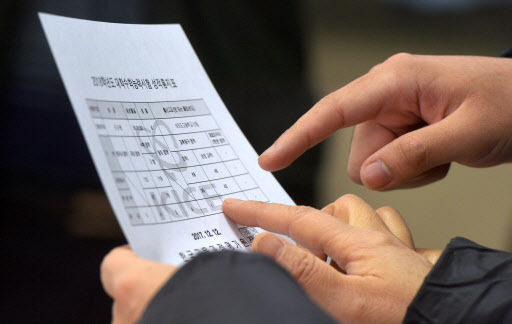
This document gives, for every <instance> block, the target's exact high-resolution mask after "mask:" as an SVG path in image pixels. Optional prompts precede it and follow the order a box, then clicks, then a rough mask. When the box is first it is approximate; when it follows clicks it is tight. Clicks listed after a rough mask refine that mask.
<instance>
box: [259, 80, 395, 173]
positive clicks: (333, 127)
mask: <svg viewBox="0 0 512 324" xmlns="http://www.w3.org/2000/svg"><path fill="white" fill-rule="evenodd" d="M394 78H395V77H394V74H393V73H379V74H377V75H374V74H366V75H364V76H362V77H360V78H359V79H357V80H355V81H354V82H352V83H350V84H348V85H346V86H345V87H343V88H341V89H340V90H338V91H335V92H333V93H331V94H329V95H327V96H326V97H324V98H323V99H322V100H320V101H319V102H318V103H317V104H316V105H315V106H313V108H311V109H310V110H309V111H308V112H307V113H306V114H304V115H303V116H302V117H301V118H300V119H299V120H298V121H297V122H296V123H295V124H294V125H293V126H292V127H290V128H289V129H288V130H287V131H286V132H284V133H283V135H281V136H280V137H279V138H278V139H277V140H276V142H275V143H274V145H272V146H271V148H269V149H268V150H267V151H265V152H264V153H263V154H262V155H261V156H260V158H259V164H260V166H261V167H262V168H263V169H264V170H267V171H276V170H280V169H283V168H285V167H287V166H289V165H290V164H291V163H292V162H293V161H294V160H295V159H297V158H298V157H299V156H300V155H302V154H303V153H304V152H305V151H307V150H308V149H310V148H311V147H313V146H315V145H317V144H318V143H320V142H322V141H323V140H325V139H326V138H327V137H329V136H330V135H332V134H333V133H334V132H336V131H337V130H339V129H342V128H346V127H350V126H354V125H357V124H359V123H362V122H364V121H367V120H370V119H373V118H375V117H376V116H377V114H378V113H379V111H380V110H381V109H382V107H383V105H384V104H385V103H386V105H387V104H389V103H388V102H389V101H391V99H392V98H393V97H394V93H395V92H396V91H397V88H396V83H397V82H396V80H394ZM395 100H396V99H395Z"/></svg>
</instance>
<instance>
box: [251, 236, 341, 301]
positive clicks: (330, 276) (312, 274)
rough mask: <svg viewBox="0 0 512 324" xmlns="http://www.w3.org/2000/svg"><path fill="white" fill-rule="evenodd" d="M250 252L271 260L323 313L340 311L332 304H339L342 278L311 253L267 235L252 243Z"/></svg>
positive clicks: (257, 238)
mask: <svg viewBox="0 0 512 324" xmlns="http://www.w3.org/2000/svg"><path fill="white" fill-rule="evenodd" d="M252 250H253V251H254V252H258V253H262V254H264V255H266V256H268V257H270V258H272V259H273V260H274V261H276V262H277V263H278V264H279V265H281V266H282V267H283V268H285V269H286V270H287V271H288V272H289V273H290V274H291V275H292V276H293V277H294V278H295V280H297V281H298V282H299V284H300V285H301V286H302V288H303V289H304V290H305V291H306V292H307V293H308V295H309V296H310V297H311V298H312V299H313V300H315V301H316V302H317V303H318V304H319V305H322V306H323V307H325V308H326V310H328V311H329V310H332V309H335V308H336V307H339V304H337V303H334V301H335V300H337V302H338V303H339V297H338V299H337V298H334V297H335V296H338V295H339V291H340V289H342V284H343V283H344V282H345V275H344V274H342V273H340V272H338V271H336V270H335V269H334V268H332V267H331V266H329V265H328V264H327V263H325V262H324V261H322V260H321V259H319V258H318V257H316V256H315V255H313V254H312V253H310V252H308V251H307V250H305V249H304V248H301V247H298V246H296V245H293V244H291V243H289V242H287V241H286V240H284V239H282V238H280V237H278V236H276V235H274V234H270V233H262V234H260V235H258V236H257V237H256V238H255V239H254V241H253V243H252Z"/></svg>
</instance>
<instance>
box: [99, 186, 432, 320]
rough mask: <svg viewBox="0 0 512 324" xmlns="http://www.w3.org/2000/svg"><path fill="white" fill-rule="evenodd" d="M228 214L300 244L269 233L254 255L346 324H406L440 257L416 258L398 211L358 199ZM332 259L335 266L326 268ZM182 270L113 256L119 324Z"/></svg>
mask: <svg viewBox="0 0 512 324" xmlns="http://www.w3.org/2000/svg"><path fill="white" fill-rule="evenodd" d="M223 207H224V212H225V213H226V215H227V216H228V217H230V218H232V219H233V220H234V221H236V222H238V223H240V224H244V225H247V226H260V227H262V228H264V229H268V230H272V231H275V232H278V233H282V234H285V235H290V237H292V238H293V239H294V240H296V241H297V242H298V243H300V244H301V245H302V246H296V245H293V244H291V243H289V242H287V241H285V240H283V239H282V238H280V237H278V236H276V235H273V234H270V233H263V234H260V235H259V236H257V237H256V239H255V240H254V242H253V245H252V249H253V251H254V252H257V253H263V254H265V255H267V256H269V257H271V258H273V259H274V260H275V261H276V262H277V263H279V264H280V265H281V266H283V268H285V269H286V270H288V271H289V272H290V274H291V275H292V276H294V278H295V279H296V280H297V281H298V282H299V284H300V285H301V286H302V287H303V288H304V290H305V291H306V292H307V293H308V294H309V296H310V297H311V298H312V299H313V300H314V301H315V302H316V303H317V304H318V305H319V306H320V307H322V308H323V309H324V310H325V311H326V312H328V313H329V314H331V315H332V316H333V317H334V318H336V319H338V320H341V321H343V322H346V323H351V322H354V323H355V322H357V323H361V322H372V321H375V320H376V319H378V320H379V322H390V323H391V322H400V321H401V319H402V318H403V316H404V314H405V310H406V308H407V306H408V305H409V303H410V302H411V300H412V298H413V297H414V295H415V294H416V292H417V290H418V289H419V287H420V286H421V283H422V281H423V279H424V277H425V276H426V274H427V273H428V271H429V270H430V268H431V267H432V263H433V262H435V260H436V259H437V257H438V256H439V254H440V251H438V250H425V249H422V250H418V251H416V249H415V247H414V243H413V241H412V237H411V234H410V232H409V229H408V228H407V225H406V224H405V222H404V220H403V218H402V217H401V216H400V214H399V213H398V212H397V211H396V210H394V209H393V208H390V207H383V208H380V209H378V210H377V211H376V210H374V209H373V208H371V207H370V206H369V205H368V204H366V203H365V202H364V201H363V200H362V199H360V198H358V197H356V196H353V195H346V196H343V197H341V198H340V199H338V200H337V201H336V202H335V203H333V204H330V205H328V206H327V207H325V208H324V209H323V210H322V211H319V210H316V209H313V208H309V207H303V206H301V207H293V206H285V205H279V204H266V203H261V202H250V201H249V202H241V201H237V200H226V201H225V203H224V205H223ZM308 249H310V250H308ZM327 256H330V257H331V258H332V260H334V262H332V263H331V265H328V264H327V263H325V259H326V258H327ZM429 260H430V261H429ZM176 270H177V268H176V267H173V266H171V265H166V264H162V263H158V262H153V261H149V260H145V259H142V258H139V257H138V256H136V255H135V253H133V251H132V250H131V249H130V248H129V247H128V246H123V247H118V248H116V249H114V250H112V251H111V252H110V253H109V254H108V255H107V256H106V257H105V259H104V261H103V263H102V265H101V280H102V284H103V287H104V289H105V291H106V292H107V293H108V294H109V295H110V296H111V297H112V298H113V300H114V303H113V308H112V320H113V323H133V322H136V321H137V320H138V319H139V318H140V316H141V315H142V313H143V312H144V310H145V308H146V307H147V305H148V304H149V301H150V300H151V299H152V298H153V296H154V295H155V294H156V292H157V291H158V290H159V289H160V288H161V287H162V285H163V284H164V283H165V282H166V281H167V280H168V279H169V278H170V277H171V276H172V274H174V272H175V271H176Z"/></svg>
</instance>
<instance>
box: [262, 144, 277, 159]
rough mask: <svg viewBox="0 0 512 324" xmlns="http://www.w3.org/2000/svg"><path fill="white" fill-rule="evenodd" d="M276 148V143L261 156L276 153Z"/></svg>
mask: <svg viewBox="0 0 512 324" xmlns="http://www.w3.org/2000/svg"><path fill="white" fill-rule="evenodd" d="M275 148H276V143H274V144H272V145H271V146H270V147H269V148H268V149H266V150H265V152H263V153H261V155H260V156H264V155H270V154H272V152H274V150H275Z"/></svg>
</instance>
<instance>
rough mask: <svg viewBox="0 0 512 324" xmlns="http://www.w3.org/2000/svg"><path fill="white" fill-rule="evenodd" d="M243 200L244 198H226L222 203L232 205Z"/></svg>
mask: <svg viewBox="0 0 512 324" xmlns="http://www.w3.org/2000/svg"><path fill="white" fill-rule="evenodd" d="M242 201H243V200H240V199H236V198H226V199H224V201H223V202H222V203H223V204H226V205H232V204H238V203H241V202H242Z"/></svg>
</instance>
